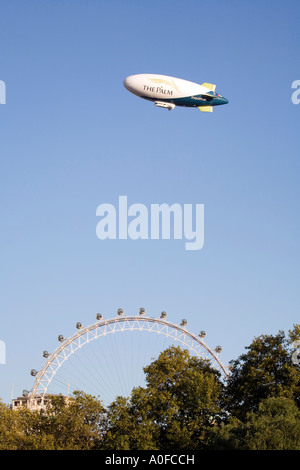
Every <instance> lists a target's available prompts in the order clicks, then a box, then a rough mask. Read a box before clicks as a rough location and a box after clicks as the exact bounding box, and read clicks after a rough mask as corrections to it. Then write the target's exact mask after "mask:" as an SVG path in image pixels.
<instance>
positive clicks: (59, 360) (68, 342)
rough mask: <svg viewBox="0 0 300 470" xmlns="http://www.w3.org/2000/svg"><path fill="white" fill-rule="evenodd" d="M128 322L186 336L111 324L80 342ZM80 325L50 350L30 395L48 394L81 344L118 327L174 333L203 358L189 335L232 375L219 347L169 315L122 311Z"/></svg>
mask: <svg viewBox="0 0 300 470" xmlns="http://www.w3.org/2000/svg"><path fill="white" fill-rule="evenodd" d="M126 322H127V323H129V324H132V323H136V322H142V323H145V324H155V325H159V326H161V327H165V328H167V329H168V328H169V329H171V331H172V332H173V331H176V332H179V333H180V334H181V335H182V336H183V338H184V339H182V337H177V336H175V337H173V336H172V335H171V334H170V333H168V330H167V331H163V330H155V329H150V328H147V329H142V328H140V327H139V328H137V327H135V328H134V327H133V326H132V327H131V328H126V327H124V328H123V329H119V330H116V329H114V328H111V329H109V330H108V331H105V332H104V333H102V334H100V335H94V337H91V338H88V339H85V341H84V342H83V343H82V344H81V343H80V339H81V338H83V337H84V336H85V335H87V336H88V334H89V333H92V332H93V331H94V330H100V329H102V328H103V327H110V326H111V325H120V324H122V323H126ZM77 325H78V324H77ZM77 325H76V326H77ZM79 325H80V326H77V328H78V331H77V332H76V333H75V334H73V335H72V336H70V337H69V338H67V339H64V338H63V340H60V341H61V344H60V346H58V347H57V348H56V349H55V351H54V352H53V353H52V354H49V356H48V358H47V360H46V363H45V365H44V366H43V368H42V369H41V370H40V371H39V372H37V373H36V381H35V384H34V386H33V388H32V390H31V391H30V392H28V394H29V396H30V397H39V396H45V395H46V394H47V390H48V387H49V385H50V383H51V380H52V378H53V377H54V375H55V374H56V372H57V370H58V369H59V368H60V367H61V366H62V364H63V363H64V362H65V361H66V360H67V359H68V358H69V357H70V356H71V355H72V354H73V353H75V352H76V351H77V350H78V349H79V348H81V347H83V346H84V345H86V344H88V343H90V341H92V340H95V339H99V338H100V337H101V336H104V335H106V334H109V333H114V332H116V331H120V332H123V331H129V330H130V331H134V330H140V331H148V332H149V333H150V332H154V333H157V334H163V335H165V336H170V337H173V339H175V340H176V341H179V342H180V343H181V344H183V345H185V346H186V347H187V348H188V349H190V350H193V351H194V352H196V355H197V356H199V357H200V358H201V359H203V357H202V355H201V354H200V353H197V351H196V350H195V349H194V348H193V347H192V346H191V345H190V344H188V343H187V341H186V340H185V337H188V338H189V339H190V340H192V341H195V342H196V343H197V344H198V345H200V347H201V348H204V349H205V350H206V352H207V354H208V355H210V356H211V358H213V360H214V362H213V364H215V363H217V364H218V367H214V366H213V365H212V367H213V368H215V369H219V370H220V371H221V374H222V373H223V374H224V375H225V377H228V375H229V373H228V370H227V368H226V366H225V365H224V364H223V363H222V362H221V361H220V359H219V358H218V353H216V352H215V350H213V349H211V348H210V347H209V346H208V345H207V344H206V343H205V342H204V341H203V339H201V338H200V335H195V334H193V333H191V332H190V331H188V330H187V329H186V328H185V326H183V325H178V324H175V323H172V322H170V321H167V320H166V319H165V318H162V317H160V318H155V317H149V316H146V315H144V314H140V315H133V316H125V315H123V314H118V316H117V317H113V318H110V319H108V320H104V319H103V320H101V321H100V320H97V321H96V322H95V323H93V324H91V325H89V326H86V327H83V326H82V325H81V324H79ZM77 340H79V344H76V343H75V342H76V341H77ZM73 344H76V347H75V348H73ZM69 346H70V350H68V351H67V352H68V354H65V351H66V350H67V348H68V347H69ZM60 354H62V357H61V356H60ZM205 359H206V358H205ZM55 361H56V363H55ZM53 364H54V365H53ZM52 366H53V367H52ZM48 369H49V372H48V376H47V371H48ZM44 377H45V378H44ZM43 378H44V379H43ZM43 382H44V384H43ZM40 385H42V386H41V387H40ZM39 387H40V388H39Z"/></svg>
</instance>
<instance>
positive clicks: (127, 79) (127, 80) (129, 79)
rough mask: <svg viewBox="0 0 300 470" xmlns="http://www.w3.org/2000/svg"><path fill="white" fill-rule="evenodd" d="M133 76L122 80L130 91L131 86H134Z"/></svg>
mask: <svg viewBox="0 0 300 470" xmlns="http://www.w3.org/2000/svg"><path fill="white" fill-rule="evenodd" d="M133 81H134V79H133V77H132V76H130V77H126V78H125V80H124V81H123V85H124V87H125V88H126V89H127V90H129V91H132V90H133V88H134V85H133Z"/></svg>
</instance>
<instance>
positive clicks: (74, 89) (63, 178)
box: [0, 0, 300, 402]
mask: <svg viewBox="0 0 300 470" xmlns="http://www.w3.org/2000/svg"><path fill="white" fill-rule="evenodd" d="M299 16H300V6H299V2H298V1H297V0H294V1H293V0H286V1H277V0H272V1H263V2H258V1H255V2H253V1H237V0H236V1H235V0H226V1H225V0H224V1H222V0H220V1H217V0H215V1H214V0H211V1H201V2H199V1H198V0H197V1H193V0H186V1H177V0H172V1H161V2H150V3H149V2H141V1H133V0H129V1H128V2H124V1H116V0H112V1H101V0H75V1H74V0H55V1H53V0H45V1H43V2H40V1H37V0H30V1H29V0H23V1H22V2H20V1H16V0H9V1H8V0H0V44H1V62H0V80H3V81H5V83H6V104H5V105H0V123H1V124H0V135H1V140H0V159H1V172H0V204H1V217H0V229H1V272H0V276H1V279H0V281H1V287H0V288H1V293H0V315H1V324H0V325H1V326H0V339H1V340H2V341H4V342H5V344H6V364H3V365H0V384H1V385H0V397H1V398H2V400H3V401H5V402H6V401H9V400H10V397H11V386H12V385H13V394H14V396H17V395H20V394H21V393H22V390H23V389H24V388H27V389H29V388H30V387H31V386H32V384H33V382H32V378H31V376H30V374H29V371H30V369H32V368H36V369H38V368H39V367H40V365H41V364H42V358H41V352H42V351H43V350H44V349H48V350H49V351H52V350H54V349H55V348H56V347H57V344H58V343H57V335H58V334H59V333H62V334H64V335H65V336H66V337H67V336H69V335H71V334H73V332H74V331H75V324H76V322H77V321H81V322H82V323H83V324H84V325H88V324H91V323H93V322H94V320H95V315H96V313H97V312H101V313H103V315H104V316H105V317H107V318H110V317H112V316H114V315H115V313H116V311H117V309H118V308H119V307H122V308H123V309H124V312H125V313H130V314H132V313H136V312H138V309H139V308H140V307H144V308H145V309H146V312H147V313H148V314H149V315H152V316H156V315H159V314H160V312H161V311H162V310H166V311H167V312H168V318H169V319H170V320H171V321H174V322H175V323H176V322H178V321H180V320H181V319H182V318H187V319H188V321H189V324H188V327H189V330H190V331H192V332H195V333H197V332H198V331H200V330H202V329H204V330H206V332H207V342H208V344H209V345H210V346H212V347H213V346H216V345H217V344H221V345H222V347H223V352H222V356H221V357H222V359H223V362H225V363H226V364H227V363H228V362H229V361H230V360H231V359H235V358H237V357H238V356H239V355H240V354H242V353H243V352H244V348H245V346H247V345H248V344H250V343H251V341H252V339H253V338H254V337H255V336H259V335H260V334H276V333H277V332H278V330H284V331H286V332H287V331H288V330H289V329H291V328H292V327H293V324H295V323H299V321H300V314H299V228H300V224H299V199H300V189H299V160H300V143H299V123H300V105H294V104H292V101H291V95H292V89H291V84H292V82H293V81H294V80H297V79H298V80H299V79H300V70H299V43H300V32H299ZM135 73H159V74H160V73H161V74H167V75H173V76H176V77H180V78H184V79H187V80H191V81H194V82H197V83H202V82H210V83H215V84H216V85H217V91H218V92H219V93H221V94H223V95H224V96H225V97H226V98H228V99H229V104H228V105H226V106H222V107H219V108H217V109H215V111H214V112H213V113H209V114H208V113H201V112H200V111H198V110H197V109H180V108H175V109H174V110H173V111H171V112H169V111H167V110H164V109H159V108H156V107H155V106H154V105H153V104H152V103H149V102H147V101H144V100H141V99H139V98H137V97H135V96H134V95H132V94H130V93H129V92H128V91H127V90H126V89H125V88H124V87H123V80H124V78H125V77H126V76H128V75H131V74H135ZM119 195H127V196H128V202H129V204H133V203H143V204H145V205H147V206H148V207H149V206H150V204H152V203H164V202H165V203H168V204H172V203H174V202H177V203H180V204H186V203H190V204H200V203H201V204H204V206H205V243H204V247H203V249H202V250H200V251H196V252H195V251H194V252H193V251H186V250H185V249H184V241H181V240H170V241H168V240H156V241H154V240H142V241H132V240H110V241H108V240H107V241H100V240H99V239H98V238H97V237H96V224H97V221H98V219H97V217H96V208H97V207H98V205H99V204H101V203H112V204H115V205H117V202H118V197H119Z"/></svg>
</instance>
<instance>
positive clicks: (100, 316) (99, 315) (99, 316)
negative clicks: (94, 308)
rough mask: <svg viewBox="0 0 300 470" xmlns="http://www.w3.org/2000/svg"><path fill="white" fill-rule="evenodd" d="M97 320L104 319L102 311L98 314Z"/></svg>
mask: <svg viewBox="0 0 300 470" xmlns="http://www.w3.org/2000/svg"><path fill="white" fill-rule="evenodd" d="M96 320H98V321H99V320H102V315H101V313H97V315H96Z"/></svg>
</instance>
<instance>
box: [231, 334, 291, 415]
mask: <svg viewBox="0 0 300 470" xmlns="http://www.w3.org/2000/svg"><path fill="white" fill-rule="evenodd" d="M295 331H296V330H295ZM290 343H291V341H290V340H288V339H286V338H285V335H284V333H283V332H279V333H278V334H277V335H275V336H272V335H262V336H260V337H258V338H255V339H254V340H253V342H252V343H251V345H250V346H249V347H247V348H246V349H248V352H247V353H246V354H242V355H241V356H240V357H239V358H238V359H237V360H235V361H231V373H230V376H229V378H228V381H227V384H226V388H225V393H224V406H225V407H226V409H227V411H228V412H229V413H230V414H232V415H234V416H236V417H237V418H239V419H241V420H243V419H244V418H245V416H246V415H247V413H249V412H251V411H254V412H255V411H257V410H258V408H259V404H260V402H261V401H262V400H263V399H266V398H268V397H286V398H291V399H294V400H295V402H297V400H299V395H300V372H299V368H298V367H296V366H295V364H293V363H292V360H291V350H290Z"/></svg>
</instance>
